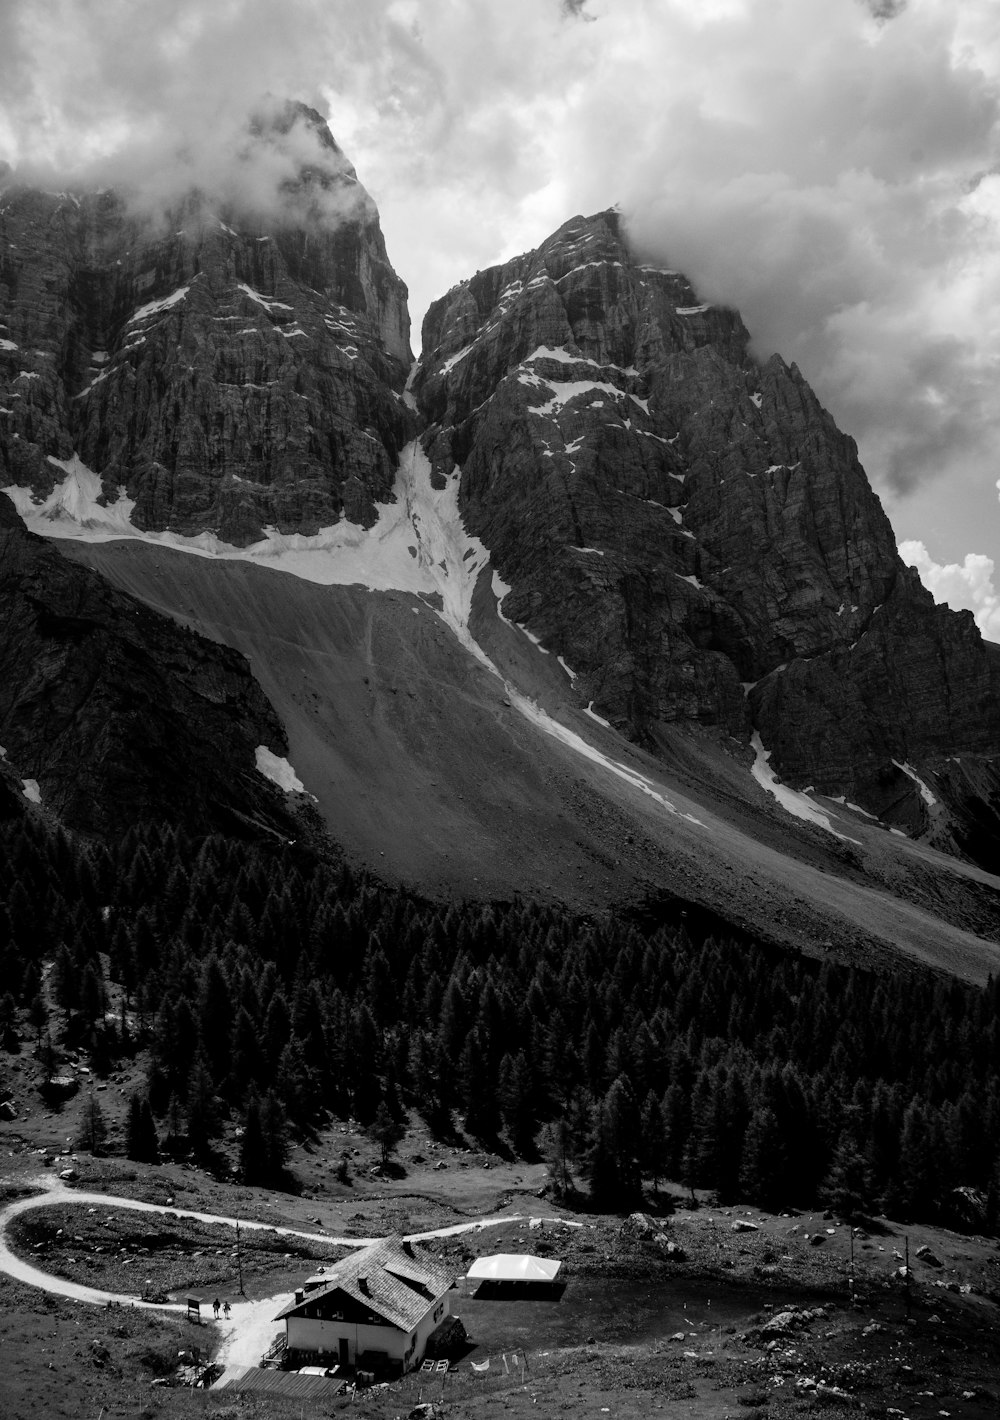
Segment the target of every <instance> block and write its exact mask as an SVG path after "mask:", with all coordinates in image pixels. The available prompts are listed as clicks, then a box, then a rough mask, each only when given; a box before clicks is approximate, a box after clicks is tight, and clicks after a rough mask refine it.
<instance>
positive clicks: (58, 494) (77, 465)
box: [2, 454, 135, 542]
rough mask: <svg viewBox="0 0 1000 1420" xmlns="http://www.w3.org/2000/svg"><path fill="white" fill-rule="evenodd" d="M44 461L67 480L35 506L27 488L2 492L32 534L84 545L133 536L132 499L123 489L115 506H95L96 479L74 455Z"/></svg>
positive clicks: (99, 483) (96, 496) (96, 497)
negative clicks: (70, 540) (79, 541)
mask: <svg viewBox="0 0 1000 1420" xmlns="http://www.w3.org/2000/svg"><path fill="white" fill-rule="evenodd" d="M47 461H48V462H49V463H50V464H54V465H55V467H56V468H60V469H62V471H63V472H64V474H65V475H66V477H65V478H64V479H63V481H62V482H61V483H57V484H56V486H55V488H53V490H52V492H51V493H50V494H49V496H48V497H47V498H45V499H43V500H42V502H40V503H36V502H35V500H34V498H33V497H32V494H31V490H30V489H29V488H19V487H17V486H16V485H13V486H11V487H9V488H5V489H3V490H2V491H3V492H4V493H6V494H7V496H8V497H9V498H10V499H11V501H12V502H13V504H14V506H15V507H16V508H17V511H18V512H19V513H20V514H21V517H22V518H23V519H24V521H25V523H26V524H27V525H28V527H29V528H30V529H31V531H32V532H40V533H45V534H48V535H49V536H51V537H68V538H77V539H80V540H82V541H84V542H105V541H106V540H107V539H108V538H109V537H129V536H134V535H135V530H134V529H133V527H132V509H133V508H134V507H135V499H134V498H129V497H128V495H127V494H126V492H125V490H124V488H119V489H118V498H117V501H116V502H114V503H110V504H108V505H107V506H103V505H102V504H101V503H99V502H98V499H99V498H100V497H101V480H100V478H99V476H98V475H97V474H96V473H94V472H93V470H92V469H89V468H88V467H87V465H86V464H85V463H82V462H81V460H80V459H79V458H78V457H77V455H76V454H74V455H73V457H72V458H69V459H57V458H55V457H53V455H51V454H50V455H49V457H48V460H47Z"/></svg>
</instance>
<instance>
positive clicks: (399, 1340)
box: [285, 1292, 451, 1368]
mask: <svg viewBox="0 0 1000 1420" xmlns="http://www.w3.org/2000/svg"><path fill="white" fill-rule="evenodd" d="M450 1311H451V1294H450V1293H448V1292H446V1293H445V1295H444V1296H443V1297H439V1298H438V1299H437V1301H435V1302H434V1304H433V1306H431V1307H429V1308H428V1310H427V1312H426V1314H425V1315H424V1316H423V1317H422V1319H421V1320H420V1322H419V1323H418V1324H417V1326H416V1327H415V1328H414V1330H413V1331H400V1330H399V1329H398V1328H397V1327H395V1326H362V1325H357V1326H355V1324H354V1322H353V1321H324V1320H321V1319H319V1318H317V1317H303V1316H289V1317H286V1318H285V1326H286V1328H287V1337H288V1349H289V1350H290V1351H318V1352H320V1353H323V1354H325V1355H328V1356H329V1357H330V1358H331V1361H332V1362H335V1361H339V1359H340V1339H341V1337H345V1338H346V1339H347V1356H348V1364H349V1365H352V1366H353V1365H354V1364H355V1363H356V1360H357V1354H358V1352H359V1351H360V1352H362V1353H364V1352H365V1351H384V1352H385V1354H386V1355H387V1356H388V1357H389V1358H390V1359H391V1360H394V1361H403V1360H404V1359H405V1362H406V1366H407V1368H411V1367H413V1366H415V1365H417V1364H419V1362H420V1361H422V1360H423V1355H424V1347H425V1346H426V1345H427V1338H428V1337H429V1336H430V1334H431V1332H432V1331H434V1330H435V1329H436V1328H437V1327H438V1326H440V1325H441V1322H442V1321H443V1320H444V1318H445V1317H446V1316H448V1315H449V1314H450ZM411 1337H414V1338H415V1341H414V1344H413V1349H412V1351H411V1350H410V1345H411V1343H410V1338H411ZM407 1352H410V1354H409V1355H407Z"/></svg>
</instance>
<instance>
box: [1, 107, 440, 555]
mask: <svg viewBox="0 0 1000 1420" xmlns="http://www.w3.org/2000/svg"><path fill="white" fill-rule="evenodd" d="M302 129H304V130H307V134H306V136H307V137H309V138H310V140H311V149H310V151H314V152H315V153H316V154H317V155H318V156H317V157H316V158H315V160H314V161H312V162H311V163H310V164H309V165H308V166H303V167H302V169H301V171H300V172H299V175H298V177H297V179H296V181H294V182H292V183H288V184H285V188H284V190H283V191H282V193H281V201H282V207H281V209H280V210H279V211H278V212H277V213H275V211H274V210H273V208H272V210H270V211H269V212H264V211H256V210H254V208H253V205H252V204H251V205H249V206H248V205H246V204H245V203H243V204H238V205H236V206H232V207H229V208H225V207H221V206H220V205H219V204H218V202H215V203H213V202H210V201H209V200H208V199H207V198H204V197H201V196H199V195H197V194H195V195H192V196H191V197H190V198H189V199H188V200H187V201H186V202H185V203H184V204H183V207H182V208H181V210H178V211H174V212H172V213H171V214H170V215H169V217H168V218H165V219H162V220H161V219H159V218H158V219H156V220H154V219H153V218H150V217H142V216H139V215H136V214H135V213H134V212H133V211H131V210H130V208H129V207H128V205H127V204H126V203H125V201H124V200H123V199H122V198H121V197H120V196H118V195H116V194H115V193H112V192H106V193H102V194H86V195H79V196H78V195H74V194H71V193H42V192H37V191H27V190H23V189H8V190H7V191H6V192H4V193H3V195H2V198H0V486H5V485H9V484H20V485H21V486H30V487H31V488H32V489H33V490H34V491H35V492H36V493H37V494H39V495H44V494H46V493H47V492H49V491H50V490H51V488H52V486H53V484H54V483H55V482H57V481H58V480H60V479H61V478H62V476H63V474H62V471H61V470H60V469H59V468H58V466H56V465H53V464H51V463H50V462H49V461H48V460H49V459H50V458H60V459H63V460H65V459H66V458H67V457H68V456H70V455H71V454H72V453H73V452H76V453H77V454H78V455H79V457H80V458H81V459H82V461H83V462H84V464H86V465H87V466H88V467H89V468H90V469H92V470H93V471H94V472H96V473H98V474H99V475H100V477H101V479H102V483H103V489H104V495H105V498H106V499H107V501H109V502H111V503H114V502H115V501H116V499H118V498H119V496H121V494H122V493H123V494H124V495H125V496H127V498H128V499H130V500H134V503H135V507H134V508H133V509H132V512H131V517H132V521H133V523H134V524H135V525H136V526H137V527H139V528H143V529H166V528H169V529H172V530H173V531H175V532H180V533H185V534H198V533H201V532H212V533H215V534H217V535H218V536H219V537H220V538H222V539H223V540H224V541H227V542H231V543H234V544H236V545H245V544H247V543H249V542H252V541H254V540H256V539H258V538H259V537H260V536H261V531H262V529H263V528H264V527H266V526H273V527H276V528H277V529H278V530H279V531H282V532H292V531H294V532H306V533H309V532H315V531H316V530H317V529H318V528H319V527H321V526H327V525H329V524H331V523H334V522H336V521H337V520H338V518H339V517H340V516H341V515H346V516H347V517H348V518H349V519H351V520H352V521H355V522H358V523H362V524H365V525H368V524H370V523H371V522H372V521H373V520H374V516H375V514H374V508H373V503H374V501H375V500H378V499H384V498H386V497H387V495H388V494H389V492H390V490H391V488H392V483H393V478H394V473H395V467H396V458H397V454H398V451H399V448H400V447H401V445H402V444H403V443H404V442H405V441H406V439H407V438H409V437H411V433H412V429H413V423H414V421H413V415H412V413H411V411H409V410H408V409H407V408H406V406H405V405H404V403H403V401H402V398H401V395H402V390H403V384H404V381H405V378H406V373H407V370H408V368H409V365H410V361H411V355H410V350H409V317H408V314H407V309H406V288H405V286H404V285H403V283H402V282H401V281H400V280H399V278H398V277H397V276H396V274H395V272H394V271H393V270H392V267H391V266H390V265H389V262H388V259H387V257H386V253H385V245H384V242H383V240H382V234H381V231H380V229H379V223H378V215H377V213H376V211H375V208H374V204H373V203H372V202H371V199H370V198H369V197H368V195H367V193H366V192H365V191H364V188H363V187H362V186H361V185H360V183H359V182H358V180H357V177H356V175H355V173H354V170H353V169H352V168H351V167H350V165H349V164H348V163H347V161H346V159H345V158H344V156H343V154H342V153H341V152H340V149H339V148H338V147H337V145H336V144H335V143H334V141H333V139H332V137H331V136H330V134H329V131H328V130H327V128H326V125H325V124H323V122H322V120H321V119H320V118H319V115H318V114H316V113H314V112H313V111H312V110H309V109H306V108H304V107H303V106H301V105H294V104H293V105H289V106H287V107H286V108H285V109H284V110H282V111H280V112H279V113H278V114H277V115H272V116H271V117H270V118H269V119H268V121H267V123H266V124H261V123H258V124H256V125H255V126H254V127H253V130H252V131H251V132H250V133H249V134H248V140H247V141H248V144H250V145H254V144H256V145H261V144H267V143H273V142H277V141H279V140H280V141H283V140H289V137H290V135H291V137H295V135H296V133H297V132H298V131H299V130H302ZM300 136H301V135H300Z"/></svg>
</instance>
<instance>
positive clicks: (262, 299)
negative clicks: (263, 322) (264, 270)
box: [236, 281, 292, 311]
mask: <svg viewBox="0 0 1000 1420" xmlns="http://www.w3.org/2000/svg"><path fill="white" fill-rule="evenodd" d="M236 288H237V290H239V291H242V292H243V293H244V295H246V296H249V297H250V299H251V301H256V302H257V304H258V306H263V307H264V309H265V311H275V310H276V311H290V310H291V309H292V307H291V306H289V305H286V303H285V302H284V301H269V300H268V298H267V297H266V296H262V295H261V294H260V292H259V291H255V290H254V289H253V287H252V286H248V285H247V284H246V282H245V281H238V282H237V283H236Z"/></svg>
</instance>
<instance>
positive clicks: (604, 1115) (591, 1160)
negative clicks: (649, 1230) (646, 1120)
mask: <svg viewBox="0 0 1000 1420" xmlns="http://www.w3.org/2000/svg"><path fill="white" fill-rule="evenodd" d="M638 1135H639V1113H638V1110H637V1108H636V1104H635V1097H634V1096H633V1094H632V1090H631V1087H630V1085H629V1083H628V1081H627V1080H626V1079H625V1077H624V1076H621V1075H620V1076H619V1077H618V1079H617V1080H615V1082H614V1084H613V1085H612V1086H611V1088H610V1089H609V1090H608V1092H607V1094H606V1095H605V1096H604V1098H603V1099H602V1100H601V1101H600V1102H599V1103H598V1105H597V1106H596V1108H595V1110H594V1117H593V1125H592V1128H591V1143H590V1151H589V1153H588V1156H587V1178H588V1181H589V1183H590V1194H591V1197H592V1198H593V1200H594V1202H595V1203H596V1204H597V1205H598V1207H604V1208H607V1207H612V1208H618V1207H623V1208H624V1207H629V1206H631V1205H632V1204H633V1203H635V1202H636V1201H637V1200H638V1199H639V1198H640V1197H641V1187H640V1178H639V1165H638V1161H637V1159H636V1150H637V1145H638Z"/></svg>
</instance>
